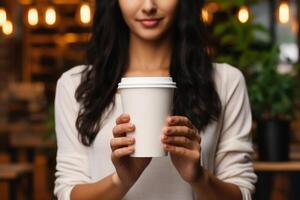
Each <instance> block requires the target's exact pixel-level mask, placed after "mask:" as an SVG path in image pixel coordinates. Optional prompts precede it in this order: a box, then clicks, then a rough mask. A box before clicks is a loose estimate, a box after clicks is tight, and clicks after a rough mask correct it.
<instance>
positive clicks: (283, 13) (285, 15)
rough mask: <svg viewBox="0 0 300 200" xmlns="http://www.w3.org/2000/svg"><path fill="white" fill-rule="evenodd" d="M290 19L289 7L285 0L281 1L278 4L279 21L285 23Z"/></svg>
mask: <svg viewBox="0 0 300 200" xmlns="http://www.w3.org/2000/svg"><path fill="white" fill-rule="evenodd" d="M289 21H290V7H289V4H288V3H287V2H281V3H280V5H279V22H280V23H282V24H286V23H288V22H289Z"/></svg>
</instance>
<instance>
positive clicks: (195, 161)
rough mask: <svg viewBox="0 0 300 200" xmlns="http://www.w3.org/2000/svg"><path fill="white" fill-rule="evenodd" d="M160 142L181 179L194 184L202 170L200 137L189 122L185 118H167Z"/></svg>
mask: <svg viewBox="0 0 300 200" xmlns="http://www.w3.org/2000/svg"><path fill="white" fill-rule="evenodd" d="M161 140H162V142H163V144H164V149H165V150H166V151H168V152H169V153H170V157H171V160H172V162H173V165H174V166H175V168H176V169H177V171H178V172H179V174H180V175H181V177H182V178H183V179H184V180H185V181H187V182H189V183H192V182H195V181H196V180H197V179H198V178H199V176H200V175H201V173H202V170H203V169H202V167H201V165H200V159H201V146H200V143H201V137H200V135H199V134H197V129H196V128H195V127H194V126H193V124H192V123H191V121H190V120H189V119H188V118H187V117H185V116H170V117H168V118H167V121H166V126H165V127H164V128H163V135H162V138H161Z"/></svg>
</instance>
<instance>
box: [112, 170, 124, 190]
mask: <svg viewBox="0 0 300 200" xmlns="http://www.w3.org/2000/svg"><path fill="white" fill-rule="evenodd" d="M111 180H112V182H113V184H114V185H115V186H117V187H120V186H122V182H121V179H120V177H119V175H118V174H117V172H114V173H113V174H112V176H111Z"/></svg>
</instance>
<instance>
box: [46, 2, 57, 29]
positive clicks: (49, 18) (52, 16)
mask: <svg viewBox="0 0 300 200" xmlns="http://www.w3.org/2000/svg"><path fill="white" fill-rule="evenodd" d="M56 20H57V14H56V10H55V9H54V7H53V6H49V7H48V8H47V10H46V13H45V22H46V24H47V25H49V26H53V25H54V24H55V23H56Z"/></svg>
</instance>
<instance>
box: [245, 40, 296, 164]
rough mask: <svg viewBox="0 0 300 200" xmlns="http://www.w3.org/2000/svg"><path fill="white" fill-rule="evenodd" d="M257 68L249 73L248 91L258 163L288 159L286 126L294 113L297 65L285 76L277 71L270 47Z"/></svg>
mask: <svg viewBox="0 0 300 200" xmlns="http://www.w3.org/2000/svg"><path fill="white" fill-rule="evenodd" d="M261 58H262V59H261V63H260V65H258V66H256V67H255V68H254V70H252V71H251V73H250V78H249V79H248V91H249V97H250V102H251V106H252V113H253V116H254V119H255V121H256V124H257V129H256V130H257V135H256V136H257V143H258V148H259V149H258V150H259V158H260V160H265V161H286V160H288V159H289V157H288V155H289V138H290V128H289V125H290V122H291V120H293V119H294V117H295V114H296V112H297V109H296V103H297V99H298V97H299V93H298V87H297V72H298V65H292V66H293V68H292V69H291V71H290V72H289V73H280V72H279V71H278V68H277V66H278V60H279V51H278V48H277V47H276V46H274V47H273V48H272V49H271V51H269V53H266V52H264V56H263V57H261Z"/></svg>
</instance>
